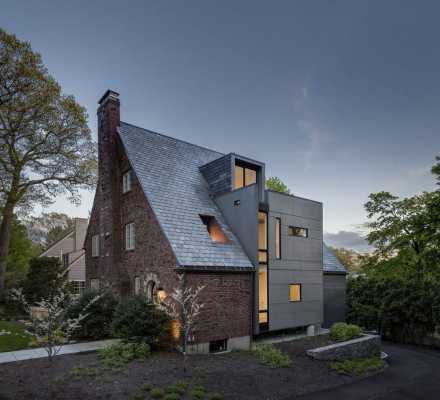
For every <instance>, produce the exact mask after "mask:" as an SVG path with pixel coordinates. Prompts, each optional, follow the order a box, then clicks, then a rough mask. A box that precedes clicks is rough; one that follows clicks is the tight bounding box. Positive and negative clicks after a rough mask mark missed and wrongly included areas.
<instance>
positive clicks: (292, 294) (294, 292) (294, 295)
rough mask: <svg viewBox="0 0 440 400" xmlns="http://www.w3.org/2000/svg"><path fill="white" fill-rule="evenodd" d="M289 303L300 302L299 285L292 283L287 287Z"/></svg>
mask: <svg viewBox="0 0 440 400" xmlns="http://www.w3.org/2000/svg"><path fill="white" fill-rule="evenodd" d="M289 301H293V302H297V301H301V284H300V283H292V284H291V285H289Z"/></svg>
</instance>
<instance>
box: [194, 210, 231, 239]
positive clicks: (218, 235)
mask: <svg viewBox="0 0 440 400" xmlns="http://www.w3.org/2000/svg"><path fill="white" fill-rule="evenodd" d="M200 219H201V220H202V222H203V224H204V225H205V227H206V230H207V231H208V234H209V236H210V237H211V239H212V241H213V242H217V243H228V238H227V236H226V235H225V233H224V232H223V230H222V228H221V226H220V224H219V223H218V222H217V220H216V219H215V217H213V216H212V215H200Z"/></svg>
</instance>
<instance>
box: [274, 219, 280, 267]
mask: <svg viewBox="0 0 440 400" xmlns="http://www.w3.org/2000/svg"><path fill="white" fill-rule="evenodd" d="M275 258H276V259H277V260H279V259H280V258H281V218H275Z"/></svg>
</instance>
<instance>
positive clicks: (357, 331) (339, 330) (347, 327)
mask: <svg viewBox="0 0 440 400" xmlns="http://www.w3.org/2000/svg"><path fill="white" fill-rule="evenodd" d="M361 333H362V331H361V328H359V327H358V326H357V325H352V324H346V323H345V322H336V323H335V324H333V325H332V327H331V328H330V337H331V338H332V339H333V340H337V341H338V342H342V341H344V340H350V339H354V338H356V337H358V336H360V335H361Z"/></svg>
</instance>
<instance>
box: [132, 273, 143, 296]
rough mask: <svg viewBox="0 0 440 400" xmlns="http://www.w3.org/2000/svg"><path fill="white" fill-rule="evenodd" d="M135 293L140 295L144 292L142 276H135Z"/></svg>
mask: <svg viewBox="0 0 440 400" xmlns="http://www.w3.org/2000/svg"><path fill="white" fill-rule="evenodd" d="M133 289H134V294H135V296H138V295H140V294H141V293H142V280H141V277H140V276H135V277H134V287H133Z"/></svg>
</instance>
